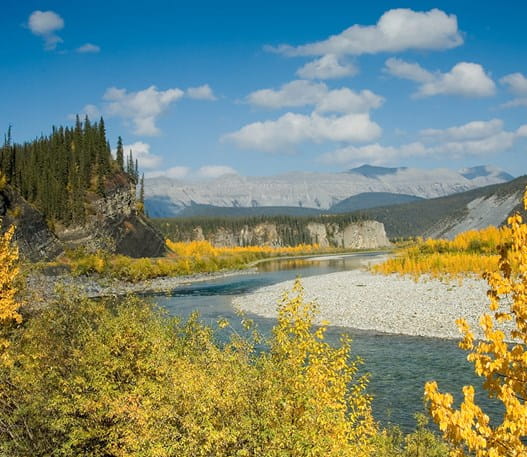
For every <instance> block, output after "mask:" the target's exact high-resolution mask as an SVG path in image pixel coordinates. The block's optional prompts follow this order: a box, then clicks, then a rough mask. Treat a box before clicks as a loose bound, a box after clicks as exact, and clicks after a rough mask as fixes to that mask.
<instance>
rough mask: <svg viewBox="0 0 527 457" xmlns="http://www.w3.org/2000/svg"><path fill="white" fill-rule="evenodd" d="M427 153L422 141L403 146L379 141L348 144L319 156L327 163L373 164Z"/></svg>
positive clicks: (321, 160)
mask: <svg viewBox="0 0 527 457" xmlns="http://www.w3.org/2000/svg"><path fill="white" fill-rule="evenodd" d="M421 155H426V148H425V146H424V145H423V144H422V143H419V142H416V143H409V144H406V145H403V146H399V147H395V146H382V145H380V144H379V143H373V144H367V145H365V146H346V147H344V148H339V149H337V150H335V151H332V152H328V153H326V154H323V155H321V156H320V157H319V161H320V162H323V163H327V164H339V165H344V164H351V163H356V162H367V163H370V164H373V165H379V164H384V163H388V162H391V161H394V160H397V159H400V158H403V157H410V156H421Z"/></svg>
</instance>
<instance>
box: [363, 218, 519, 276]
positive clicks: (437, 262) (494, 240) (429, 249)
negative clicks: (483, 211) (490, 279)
mask: <svg viewBox="0 0 527 457" xmlns="http://www.w3.org/2000/svg"><path fill="white" fill-rule="evenodd" d="M511 236H512V235H511V229H510V228H509V227H501V228H496V227H487V228H486V229H482V230H469V231H466V232H463V233H460V234H459V235H457V236H456V237H455V238H454V239H453V240H443V239H439V240H434V239H427V240H422V239H420V240H418V242H417V244H416V245H414V246H410V247H407V248H404V249H402V250H400V251H399V252H397V253H396V256H395V257H392V258H390V259H388V260H386V261H385V262H383V263H381V264H378V265H374V266H373V267H372V269H373V271H374V272H377V273H382V274H391V273H398V274H409V275H412V276H414V277H416V278H417V277H419V276H421V275H424V274H426V275H430V276H432V277H444V276H452V277H456V276H462V275H464V274H466V273H472V274H476V275H482V274H483V273H485V272H486V271H496V270H497V268H498V260H499V255H498V254H497V249H498V246H500V245H504V244H506V243H508V242H510V240H511Z"/></svg>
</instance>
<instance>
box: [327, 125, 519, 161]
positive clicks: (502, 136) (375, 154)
mask: <svg viewBox="0 0 527 457" xmlns="http://www.w3.org/2000/svg"><path fill="white" fill-rule="evenodd" d="M421 134H422V135H424V136H426V137H427V140H428V141H429V142H432V143H431V144H424V143H423V142H420V141H417V142H413V143H408V144H403V145H401V146H383V145H380V144H378V143H374V144H368V145H365V146H360V147H357V146H347V147H344V148H339V149H337V150H335V151H332V152H328V153H326V154H323V155H321V156H320V157H319V161H321V162H324V163H330V164H340V165H348V164H352V163H358V162H361V161H362V162H363V161H367V162H368V163H373V164H382V163H387V162H393V161H397V160H400V159H401V158H407V157H440V156H443V157H449V158H454V159H459V158H462V157H466V156H488V155H492V154H499V153H502V152H505V151H508V150H510V149H511V148H512V147H513V146H514V144H515V143H516V142H517V141H518V140H519V139H520V138H523V137H527V125H522V126H520V127H519V128H518V129H517V130H515V131H506V130H503V122H502V121H501V120H499V119H492V120H491V121H474V122H469V123H467V124H465V125H461V126H456V127H450V128H447V129H442V130H441V129H426V130H423V131H421Z"/></svg>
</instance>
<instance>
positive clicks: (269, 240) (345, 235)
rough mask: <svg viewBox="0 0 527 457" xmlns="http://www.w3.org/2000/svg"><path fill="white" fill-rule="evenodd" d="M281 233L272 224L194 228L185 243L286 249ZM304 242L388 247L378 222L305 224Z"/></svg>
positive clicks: (344, 246)
mask: <svg viewBox="0 0 527 457" xmlns="http://www.w3.org/2000/svg"><path fill="white" fill-rule="evenodd" d="M280 233H283V230H279V227H278V226H277V225H276V224H274V223H267V222H263V223H259V224H256V225H254V226H249V225H245V226H244V227H243V228H242V229H241V230H239V231H236V232H235V231H233V230H229V229H227V228H224V227H220V228H218V229H216V230H215V231H213V232H210V233H208V234H207V236H205V235H204V231H203V229H202V228H201V227H200V226H197V227H195V228H194V229H193V230H192V232H191V234H190V236H189V237H187V238H185V241H203V240H208V241H210V242H211V243H212V244H214V245H215V246H227V247H232V246H253V245H258V246H275V247H276V246H287V245H288V242H287V240H286V239H284V237H283V236H281V235H280ZM305 238H306V240H305V242H306V243H311V244H315V243H317V244H319V245H320V246H321V247H341V248H350V249H376V248H380V247H385V246H389V245H390V241H389V240H388V238H387V236H386V232H385V230H384V225H383V224H382V223H380V222H377V221H359V222H353V223H350V224H347V225H345V226H343V227H340V226H339V225H338V224H336V223H320V222H310V223H309V224H307V230H306V233H305Z"/></svg>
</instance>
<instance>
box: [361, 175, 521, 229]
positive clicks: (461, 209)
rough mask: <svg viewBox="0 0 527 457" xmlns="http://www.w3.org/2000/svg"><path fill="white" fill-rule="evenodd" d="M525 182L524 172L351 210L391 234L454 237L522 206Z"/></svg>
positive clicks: (502, 219)
mask: <svg viewBox="0 0 527 457" xmlns="http://www.w3.org/2000/svg"><path fill="white" fill-rule="evenodd" d="M526 185H527V176H521V177H519V178H516V179H514V180H512V181H509V182H506V183H503V184H494V185H490V186H485V187H481V188H478V189H473V190H470V191H467V192H461V193H459V194H455V195H449V196H446V197H440V198H432V199H429V200H423V201H417V202H411V203H405V204H402V205H396V206H387V207H380V208H373V209H369V210H363V211H358V212H355V213H352V214H353V215H354V216H356V217H359V216H361V217H364V218H371V219H374V220H377V221H379V222H382V223H384V226H385V228H386V233H387V234H388V236H389V237H390V238H399V237H410V236H425V237H432V238H438V237H446V238H453V237H454V236H455V235H456V234H458V233H460V232H462V231H465V230H469V229H480V228H485V227H487V226H489V225H497V226H498V225H502V224H503V223H504V222H505V221H506V219H507V217H508V216H509V215H510V214H511V213H513V212H514V211H520V210H521V196H522V194H523V191H524V190H525V187H526Z"/></svg>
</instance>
